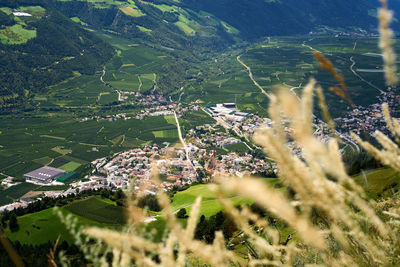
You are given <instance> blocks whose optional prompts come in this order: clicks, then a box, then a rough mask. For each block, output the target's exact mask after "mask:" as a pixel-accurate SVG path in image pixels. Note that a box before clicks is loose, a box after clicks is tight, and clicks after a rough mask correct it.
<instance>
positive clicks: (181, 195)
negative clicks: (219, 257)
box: [171, 179, 279, 217]
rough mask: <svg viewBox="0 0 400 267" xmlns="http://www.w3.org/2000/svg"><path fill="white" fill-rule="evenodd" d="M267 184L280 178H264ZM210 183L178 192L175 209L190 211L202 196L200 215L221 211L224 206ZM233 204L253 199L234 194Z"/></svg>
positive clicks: (249, 201) (174, 202)
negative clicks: (211, 188) (217, 198)
mask: <svg viewBox="0 0 400 267" xmlns="http://www.w3.org/2000/svg"><path fill="white" fill-rule="evenodd" d="M263 180H264V181H265V182H266V183H267V184H269V185H271V186H273V185H275V184H276V183H277V182H278V181H279V179H263ZM209 186H210V185H209V184H201V185H195V186H191V187H190V188H188V189H187V190H184V191H180V192H177V193H176V194H175V195H174V196H173V198H172V202H171V206H172V208H173V209H174V210H175V211H178V210H179V209H181V208H186V210H187V212H188V213H190V210H191V209H192V205H193V203H194V202H195V200H196V198H197V197H199V196H201V197H202V204H201V208H200V215H204V216H206V217H210V216H212V215H214V214H216V213H218V212H219V211H221V210H222V206H221V205H220V204H219V202H218V201H217V200H216V196H215V194H214V193H213V192H212V191H211V190H210V189H209ZM230 201H231V203H232V205H234V206H236V205H243V204H252V203H254V201H253V200H250V199H245V198H242V197H240V196H234V195H233V196H232V197H231V198H230Z"/></svg>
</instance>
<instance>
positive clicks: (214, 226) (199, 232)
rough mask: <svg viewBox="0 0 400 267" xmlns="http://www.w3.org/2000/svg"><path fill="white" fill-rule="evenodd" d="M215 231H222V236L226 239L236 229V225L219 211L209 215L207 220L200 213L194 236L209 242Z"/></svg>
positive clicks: (211, 240)
mask: <svg viewBox="0 0 400 267" xmlns="http://www.w3.org/2000/svg"><path fill="white" fill-rule="evenodd" d="M216 231H222V232H223V234H224V237H225V238H227V239H228V238H230V237H232V235H233V233H234V232H235V231H237V227H236V225H235V223H234V221H233V220H232V219H231V218H230V217H229V216H228V215H227V214H226V213H224V212H222V211H220V212H218V213H217V214H215V215H213V216H211V217H210V218H209V219H208V220H207V219H206V217H205V216H204V215H202V216H201V217H200V221H199V223H198V224H197V226H196V230H195V235H194V236H195V238H196V239H198V240H203V241H205V242H207V243H208V244H211V243H212V242H213V241H214V238H215V232H216Z"/></svg>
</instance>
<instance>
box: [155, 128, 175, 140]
mask: <svg viewBox="0 0 400 267" xmlns="http://www.w3.org/2000/svg"><path fill="white" fill-rule="evenodd" d="M153 134H154V136H155V137H156V138H177V137H178V130H177V129H171V130H164V131H155V132H153Z"/></svg>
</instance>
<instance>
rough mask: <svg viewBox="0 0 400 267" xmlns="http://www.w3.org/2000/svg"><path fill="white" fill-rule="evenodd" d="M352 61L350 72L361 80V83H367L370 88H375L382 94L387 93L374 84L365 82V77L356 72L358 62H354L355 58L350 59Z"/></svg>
mask: <svg viewBox="0 0 400 267" xmlns="http://www.w3.org/2000/svg"><path fill="white" fill-rule="evenodd" d="M350 61H351V62H352V64H351V66H350V70H351V72H352V73H353V74H354V75H355V76H356V77H357V78H359V79H360V80H361V81H363V82H365V83H366V84H368V85H369V86H371V87H373V88H374V89H376V90H378V91H379V92H380V93H381V94H383V93H385V92H384V91H383V90H381V89H380V88H378V87H376V86H375V85H373V84H372V83H370V82H369V81H367V80H365V79H364V78H363V77H361V75H360V74H358V73H357V72H356V71H355V70H354V66H355V65H356V61H355V60H354V58H353V57H350Z"/></svg>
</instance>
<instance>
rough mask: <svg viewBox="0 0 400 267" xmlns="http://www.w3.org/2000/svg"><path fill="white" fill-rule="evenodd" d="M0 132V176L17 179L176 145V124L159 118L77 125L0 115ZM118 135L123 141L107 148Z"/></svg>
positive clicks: (69, 117) (57, 118)
mask: <svg viewBox="0 0 400 267" xmlns="http://www.w3.org/2000/svg"><path fill="white" fill-rule="evenodd" d="M0 128H1V131H2V134H1V136H0V172H1V173H4V174H6V175H10V176H17V177H22V175H23V174H25V173H27V172H29V171H32V170H34V169H36V168H39V167H41V166H43V165H46V164H49V165H50V166H52V167H57V168H63V169H65V170H75V169H76V168H78V167H79V165H85V164H87V163H88V162H90V161H93V160H95V159H97V158H101V157H104V156H108V155H110V154H113V153H115V152H118V151H121V150H127V149H129V148H135V147H140V146H143V145H144V144H146V143H148V142H155V143H158V144H161V143H163V142H169V143H175V142H176V141H177V140H178V136H177V135H176V134H175V133H174V132H176V125H174V124H169V123H168V122H167V121H166V120H165V119H164V117H149V118H146V119H144V120H136V119H131V120H126V121H125V120H118V121H114V122H110V121H106V120H100V121H88V122H79V119H76V118H75V116H74V115H73V114H69V113H64V112H57V113H53V114H51V113H41V112H37V113H33V114H26V115H21V116H2V117H1V118H0ZM154 133H156V135H157V136H156V135H155V134H154ZM160 133H163V134H160ZM164 133H166V134H164ZM121 135H124V136H125V138H124V139H121V140H120V142H117V143H113V141H115V139H116V138H117V137H119V136H121ZM27 148H29V149H27Z"/></svg>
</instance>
